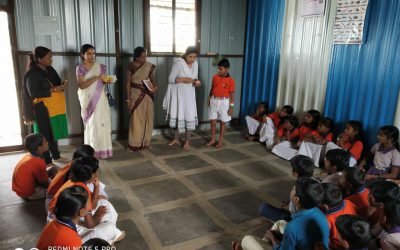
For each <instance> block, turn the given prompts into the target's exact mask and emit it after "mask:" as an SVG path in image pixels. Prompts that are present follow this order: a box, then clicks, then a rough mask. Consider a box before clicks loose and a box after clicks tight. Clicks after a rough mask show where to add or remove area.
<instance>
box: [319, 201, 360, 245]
mask: <svg viewBox="0 0 400 250" xmlns="http://www.w3.org/2000/svg"><path fill="white" fill-rule="evenodd" d="M343 214H350V215H357V211H356V207H355V205H354V204H353V203H352V202H351V201H348V200H344V201H342V202H341V204H340V205H339V206H337V207H334V208H331V209H329V210H328V212H327V213H326V219H327V220H328V225H329V232H330V233H329V246H330V248H332V249H345V248H344V247H343V246H342V245H341V244H340V241H339V233H338V230H337V228H336V226H335V221H336V219H337V217H339V216H340V215H343Z"/></svg>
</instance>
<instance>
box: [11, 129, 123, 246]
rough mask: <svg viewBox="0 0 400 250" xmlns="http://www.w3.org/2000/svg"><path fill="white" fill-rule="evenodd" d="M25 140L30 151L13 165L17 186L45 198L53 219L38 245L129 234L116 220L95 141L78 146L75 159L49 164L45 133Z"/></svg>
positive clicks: (25, 194)
mask: <svg viewBox="0 0 400 250" xmlns="http://www.w3.org/2000/svg"><path fill="white" fill-rule="evenodd" d="M24 144H25V147H26V149H27V150H28V151H29V154H27V155H25V156H24V157H23V158H22V159H21V160H20V161H19V162H18V164H17V166H16V167H15V169H14V173H13V179H12V189H13V191H14V192H16V194H17V195H18V196H20V197H21V198H24V199H28V200H35V199H44V198H46V201H45V204H44V205H45V208H46V211H47V213H48V218H47V222H48V224H47V225H46V227H45V228H44V230H43V232H42V235H41V237H40V239H39V241H38V243H37V248H38V249H50V248H51V247H54V246H57V247H70V248H71V249H72V248H73V247H77V246H82V242H85V243H84V245H85V246H92V245H95V244H100V245H104V244H106V245H108V244H109V245H112V244H114V243H117V242H119V241H121V240H122V239H123V238H124V237H125V232H124V231H120V230H119V229H118V228H117V226H116V222H117V218H118V213H117V212H116V211H115V209H114V207H113V205H112V204H111V203H110V202H109V201H108V197H107V194H106V193H105V191H104V184H102V183H100V181H99V177H98V173H99V161H98V160H97V159H96V158H95V157H94V149H93V148H92V147H91V146H89V145H81V146H79V147H78V148H77V150H76V151H75V152H74V154H73V160H72V162H70V163H68V164H67V165H65V166H64V167H63V168H61V169H58V167H56V166H51V167H49V168H48V167H47V165H46V163H45V161H44V159H43V157H42V156H43V153H44V152H46V151H47V150H48V143H47V141H46V139H45V138H44V137H43V136H42V135H41V134H30V135H28V136H27V137H26V138H25V140H24Z"/></svg>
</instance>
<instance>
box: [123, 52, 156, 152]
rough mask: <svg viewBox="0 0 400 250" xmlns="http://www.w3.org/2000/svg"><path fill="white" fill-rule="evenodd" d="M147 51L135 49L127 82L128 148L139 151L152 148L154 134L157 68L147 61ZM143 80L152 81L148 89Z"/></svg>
mask: <svg viewBox="0 0 400 250" xmlns="http://www.w3.org/2000/svg"><path fill="white" fill-rule="evenodd" d="M146 58H147V51H146V49H145V48H143V47H137V48H135V50H134V52H133V62H132V63H130V64H129V66H128V71H127V80H126V91H127V100H126V101H127V103H128V110H129V113H130V114H131V118H130V122H129V140H128V147H129V149H131V150H133V151H138V150H141V149H145V148H148V147H150V141H151V135H152V132H153V119H154V118H153V99H154V94H153V92H154V91H155V90H156V89H157V85H156V84H155V82H154V69H155V68H156V66H155V65H154V64H152V63H150V62H147V61H146ZM143 80H150V82H151V83H152V86H149V87H150V88H149V89H148V88H147V87H145V85H144V84H143Z"/></svg>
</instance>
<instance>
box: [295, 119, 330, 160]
mask: <svg viewBox="0 0 400 250" xmlns="http://www.w3.org/2000/svg"><path fill="white" fill-rule="evenodd" d="M332 130H333V120H332V119H331V118H326V117H325V118H322V119H321V120H320V122H319V124H318V128H317V130H314V131H311V133H310V134H309V135H308V136H306V137H305V138H304V141H303V142H302V143H301V144H300V148H299V150H298V152H297V153H296V154H300V155H307V156H308V157H311V158H312V159H313V160H314V163H315V166H316V167H320V166H323V164H324V162H323V160H324V158H323V157H322V158H321V157H320V156H321V155H322V156H323V155H324V154H325V153H324V152H326V147H325V145H326V144H327V143H328V142H331V141H332V140H333V134H332ZM321 160H322V161H321Z"/></svg>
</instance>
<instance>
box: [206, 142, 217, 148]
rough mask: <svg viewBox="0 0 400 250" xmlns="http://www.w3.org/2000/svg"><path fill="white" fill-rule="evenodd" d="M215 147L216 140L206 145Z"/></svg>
mask: <svg viewBox="0 0 400 250" xmlns="http://www.w3.org/2000/svg"><path fill="white" fill-rule="evenodd" d="M214 145H215V141H214V140H211V141H209V142H208V143H207V144H206V146H207V147H211V146H214Z"/></svg>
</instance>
